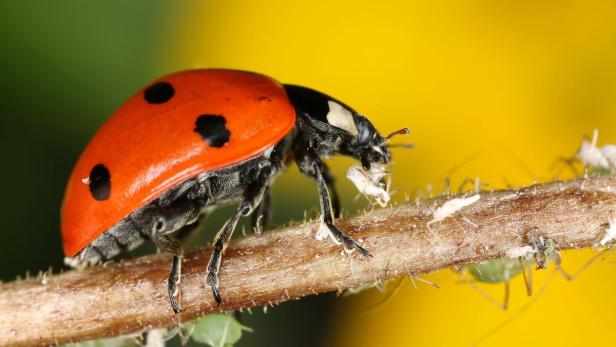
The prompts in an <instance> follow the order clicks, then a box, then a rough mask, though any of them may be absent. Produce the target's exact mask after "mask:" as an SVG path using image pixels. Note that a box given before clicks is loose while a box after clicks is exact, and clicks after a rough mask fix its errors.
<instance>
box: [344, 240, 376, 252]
mask: <svg viewBox="0 0 616 347" xmlns="http://www.w3.org/2000/svg"><path fill="white" fill-rule="evenodd" d="M344 249H345V250H346V251H347V252H352V251H353V250H357V251H358V252H359V254H361V255H363V256H364V257H371V256H372V255H371V254H370V252H368V251H367V250H366V249H365V248H363V247H362V246H360V245H359V243H357V242H356V241H355V240H353V239H351V238H349V237H345V239H344Z"/></svg>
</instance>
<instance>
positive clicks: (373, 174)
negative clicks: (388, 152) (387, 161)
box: [347, 164, 391, 207]
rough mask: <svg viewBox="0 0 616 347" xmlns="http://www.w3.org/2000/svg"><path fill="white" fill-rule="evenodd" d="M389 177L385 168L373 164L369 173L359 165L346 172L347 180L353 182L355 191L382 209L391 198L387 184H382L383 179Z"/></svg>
mask: <svg viewBox="0 0 616 347" xmlns="http://www.w3.org/2000/svg"><path fill="white" fill-rule="evenodd" d="M387 176H389V173H388V172H387V166H385V165H382V164H373V165H372V166H371V168H370V170H369V171H366V170H364V168H362V167H361V166H360V165H353V166H351V167H350V168H349V170H348V171H347V178H348V179H349V180H350V181H351V182H353V184H354V185H355V187H356V188H357V190H359V192H360V193H362V194H363V195H364V196H365V197H366V198H367V199H368V200H369V201H375V202H376V203H377V204H379V205H381V206H382V207H385V206H387V203H388V202H389V200H390V198H391V196H390V195H389V187H388V184H385V183H383V178H385V177H387Z"/></svg>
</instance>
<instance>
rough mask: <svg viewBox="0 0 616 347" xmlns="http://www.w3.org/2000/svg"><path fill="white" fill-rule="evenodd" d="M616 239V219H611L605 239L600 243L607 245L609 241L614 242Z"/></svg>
mask: <svg viewBox="0 0 616 347" xmlns="http://www.w3.org/2000/svg"><path fill="white" fill-rule="evenodd" d="M614 239H616V219H610V226H609V227H608V229H607V231H606V232H605V236H603V239H601V241H599V244H600V245H601V246H605V245H607V244H608V243H610V242H612V241H613V240H614Z"/></svg>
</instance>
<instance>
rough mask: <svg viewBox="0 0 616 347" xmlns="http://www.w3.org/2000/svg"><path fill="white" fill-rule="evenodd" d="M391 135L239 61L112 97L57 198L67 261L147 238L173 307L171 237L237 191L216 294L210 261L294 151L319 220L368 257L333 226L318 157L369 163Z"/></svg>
mask: <svg viewBox="0 0 616 347" xmlns="http://www.w3.org/2000/svg"><path fill="white" fill-rule="evenodd" d="M399 132H400V131H398V132H395V133H399ZM388 139H389V137H385V138H384V137H382V136H381V135H379V133H378V131H377V130H376V129H375V127H374V126H373V125H372V124H371V123H370V121H369V120H368V119H367V118H365V117H363V116H361V115H359V114H358V113H357V112H355V111H354V110H353V109H352V108H350V107H349V106H347V105H345V104H344V103H342V102H340V101H338V100H336V99H334V98H332V97H330V96H327V95H325V94H323V93H321V92H318V91H316V90H313V89H309V88H305V87H300V86H296V85H289V84H281V83H279V82H277V81H276V80H274V79H272V78H269V77H266V76H264V75H260V74H256V73H251V72H245V71H235V70H224V69H203V70H190V71H184V72H179V73H175V74H171V75H169V76H166V77H163V78H161V79H159V80H157V81H155V82H153V83H152V84H151V85H149V86H147V87H146V88H145V89H143V90H141V91H140V92H139V93H137V94H136V95H135V96H133V97H132V98H131V99H129V100H128V101H127V102H126V103H125V104H124V105H123V106H122V107H120V109H119V110H117V111H116V112H115V113H114V114H113V115H112V116H111V118H109V120H108V121H107V122H106V123H105V124H104V125H103V126H102V128H100V130H99V131H98V132H97V133H96V135H95V136H94V137H93V138H92V140H91V141H90V143H89V144H88V146H87V147H86V149H85V150H84V152H83V153H82V155H81V157H80V158H79V160H78V162H77V164H76V166H75V168H74V169H73V171H72V174H71V176H70V178H69V181H68V185H67V188H66V192H65V195H64V200H63V202H62V212H61V229H62V241H63V247H64V253H65V255H66V256H67V259H68V260H69V262H70V261H72V263H73V264H74V265H75V264H92V263H96V262H99V261H105V260H108V259H110V258H112V257H114V256H115V255H117V254H118V253H120V252H121V251H122V250H124V249H128V250H131V249H133V248H135V247H136V246H138V245H140V244H141V243H142V242H143V241H146V240H151V241H153V242H154V244H155V245H156V246H157V248H158V249H159V250H160V251H163V252H168V253H170V254H172V255H173V261H172V266H171V273H170V276H169V279H168V281H167V289H168V294H169V300H170V303H171V307H172V309H173V311H174V312H175V313H179V312H181V310H180V307H179V306H178V304H177V301H176V296H177V295H178V283H179V281H180V273H181V270H180V268H181V257H182V246H181V242H180V240H179V238H178V236H177V235H179V234H181V233H182V231H186V230H190V229H193V228H195V227H196V226H197V225H198V223H199V221H200V220H201V219H202V217H203V216H204V215H205V214H206V213H207V212H208V211H210V210H211V209H212V208H213V207H216V206H219V205H221V204H223V203H226V202H229V201H234V200H239V203H238V205H237V209H236V210H235V212H234V213H233V214H232V215H231V216H230V217H229V219H228V220H227V222H226V223H225V224H224V226H223V227H222V228H221V229H220V231H219V232H218V234H217V235H216V237H215V239H214V242H213V246H214V250H213V253H212V255H211V257H210V259H209V263H208V265H207V275H206V277H205V281H206V283H207V284H208V285H209V286H210V287H211V290H212V294H213V297H214V299H215V300H216V302H217V303H218V304H220V303H221V302H222V298H221V295H220V293H219V290H218V283H219V279H218V270H219V269H220V265H221V261H222V255H223V253H224V251H225V248H226V246H227V244H228V243H229V240H230V238H231V235H232V234H233V231H234V229H235V227H236V225H237V223H238V220H239V219H240V218H241V217H243V216H252V222H253V226H254V227H255V230H262V229H263V228H264V227H265V221H266V220H267V216H268V215H269V209H270V194H269V187H270V185H271V184H272V182H273V180H274V179H275V178H276V176H278V175H279V174H280V173H281V172H282V171H284V169H285V165H286V164H287V163H288V162H289V161H291V160H294V161H295V163H297V166H298V167H299V170H300V171H301V172H302V173H303V174H305V175H307V176H309V177H311V178H313V179H315V180H316V183H317V186H318V191H319V197H320V205H321V220H322V226H323V227H322V228H321V229H323V230H325V232H326V233H328V234H329V235H330V236H331V238H332V239H333V240H334V241H335V242H336V243H338V244H342V245H343V247H344V249H345V250H346V251H348V252H351V251H353V250H356V251H358V252H359V253H360V254H361V255H363V256H368V255H369V253H368V251H367V250H366V249H364V248H363V247H362V246H361V245H360V244H359V243H357V242H356V241H354V240H353V239H351V238H350V237H348V236H346V235H345V234H343V233H342V232H340V230H338V228H337V227H336V225H335V224H334V219H335V218H336V217H338V216H339V213H340V204H339V199H338V195H337V193H336V190H335V187H334V178H333V176H332V174H331V173H330V171H329V169H328V167H327V166H326V165H325V163H324V162H323V161H322V158H324V157H329V156H331V155H334V154H343V155H348V156H351V157H353V158H355V159H357V160H359V161H360V162H361V166H362V167H363V168H364V169H365V170H370V168H371V166H373V165H377V164H378V165H386V164H388V163H389V162H390V161H391V154H390V151H389V149H388ZM330 194H331V196H330ZM323 230H322V231H321V233H322V232H323Z"/></svg>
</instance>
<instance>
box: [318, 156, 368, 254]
mask: <svg viewBox="0 0 616 347" xmlns="http://www.w3.org/2000/svg"><path fill="white" fill-rule="evenodd" d="M317 166H318V165H317ZM316 174H317V186H318V187H319V199H320V202H321V218H322V219H323V223H324V224H325V226H326V227H327V229H328V230H329V233H330V235H331V236H332V238H333V239H334V240H335V241H336V242H338V243H342V245H343V246H344V249H345V250H346V251H347V252H350V251H352V250H354V249H355V250H357V251H358V252H359V253H360V254H361V255H363V256H365V257H367V256H370V253H368V251H367V250H366V249H365V248H363V247H362V246H360V245H359V244H358V243H357V242H356V241H355V240H353V239H352V238H350V237H348V236H346V235H344V234H343V233H342V232H341V231H340V230H339V229H338V228H337V227H336V225H334V218H333V213H332V208H331V202H330V199H329V192H328V191H327V185H326V183H325V179H324V178H323V174H322V173H321V171H320V170H319V169H317V170H316Z"/></svg>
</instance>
